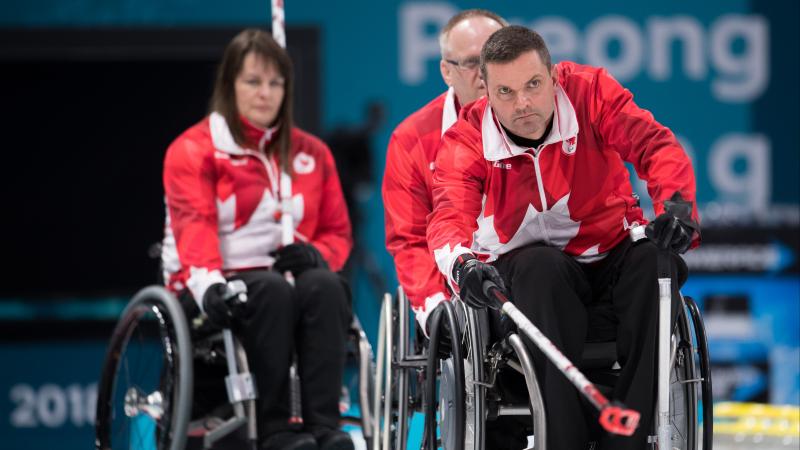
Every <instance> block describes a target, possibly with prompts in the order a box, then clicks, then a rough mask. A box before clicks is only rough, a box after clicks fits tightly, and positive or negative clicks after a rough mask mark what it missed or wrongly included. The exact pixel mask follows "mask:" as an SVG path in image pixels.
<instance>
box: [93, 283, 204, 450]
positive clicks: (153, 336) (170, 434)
mask: <svg viewBox="0 0 800 450" xmlns="http://www.w3.org/2000/svg"><path fill="white" fill-rule="evenodd" d="M191 354H192V350H191V341H190V337H189V329H188V326H187V324H186V318H185V316H184V313H183V311H182V309H181V307H180V305H179V303H178V301H177V300H176V299H175V297H174V296H173V295H172V294H170V293H169V292H167V291H166V290H165V289H164V288H162V287H159V286H151V287H147V288H145V289H142V290H141V291H139V292H138V293H137V294H136V295H135V296H134V297H133V299H132V300H131V302H130V303H129V304H128V306H127V307H126V308H125V310H124V311H123V313H122V316H121V318H120V320H119V322H118V323H117V325H116V327H115V328H114V332H113V334H112V336H111V342H110V344H109V347H108V351H107V353H106V358H105V361H104V363H103V371H102V374H101V377H100V383H99V385H98V393H97V412H96V421H95V437H96V440H95V448H96V449H98V450H107V449H114V450H116V449H134V448H136V449H159V450H179V449H183V448H184V447H185V444H186V430H187V426H188V423H189V416H190V413H191V403H192V399H191V393H192V380H193V378H192V358H191Z"/></svg>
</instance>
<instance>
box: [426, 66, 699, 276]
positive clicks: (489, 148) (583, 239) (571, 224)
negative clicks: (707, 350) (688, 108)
mask: <svg viewBox="0 0 800 450" xmlns="http://www.w3.org/2000/svg"><path fill="white" fill-rule="evenodd" d="M556 67H557V69H556V70H557V73H558V83H557V86H556V89H555V112H554V116H553V126H552V130H551V131H550V134H549V135H548V136H547V137H546V139H545V141H544V143H542V145H540V146H539V147H538V148H523V147H519V146H517V145H515V144H514V143H513V142H512V141H511V140H510V139H508V137H507V136H506V134H505V132H504V130H503V129H502V127H500V126H499V123H498V121H497V118H496V117H495V115H494V113H493V112H492V108H491V107H490V106H489V104H488V102H487V100H486V99H485V98H484V99H481V100H478V101H476V102H475V103H472V104H471V105H468V106H465V107H464V110H463V111H461V115H460V116H459V117H460V118H459V121H458V122H457V123H456V124H455V125H454V126H453V127H451V128H450V129H449V130H448V132H447V133H446V134H445V135H444V137H443V138H442V144H441V148H440V149H439V153H438V155H437V158H436V172H435V173H434V181H433V212H432V213H431V215H430V217H429V224H428V233H427V236H428V245H429V246H430V250H431V252H432V253H433V254H434V257H435V259H436V263H437V265H438V267H439V270H440V271H441V272H442V273H443V274H444V275H445V276H446V277H448V280H450V281H451V282H452V268H453V263H454V262H455V260H456V258H457V257H458V256H459V255H461V254H464V253H473V254H475V255H476V256H478V257H479V258H480V259H482V260H484V261H487V262H491V261H494V260H496V259H497V258H498V257H499V256H500V255H503V254H505V253H508V252H509V251H511V250H513V249H515V248H519V247H522V246H525V245H528V244H531V243H534V242H541V243H544V244H546V245H550V246H553V247H557V248H559V249H561V250H563V251H564V252H565V253H567V254H569V255H572V256H574V257H575V258H576V259H577V260H578V261H580V262H592V261H597V260H599V259H601V258H603V257H604V256H605V255H606V254H607V252H608V251H609V250H610V249H611V248H613V247H614V246H615V245H617V244H618V243H619V242H620V241H622V240H623V239H625V238H626V237H627V236H628V235H629V231H628V230H629V229H630V228H631V227H633V226H635V225H639V224H644V223H645V219H644V217H643V214H642V210H641V208H639V206H638V202H637V200H636V198H635V197H634V196H633V194H632V187H631V183H630V180H629V173H628V170H627V169H626V168H625V165H624V162H626V161H627V162H630V163H632V164H633V166H634V168H635V169H636V172H637V173H638V175H639V177H640V178H642V179H644V180H645V181H646V182H647V189H648V191H649V193H650V196H651V198H652V199H653V204H654V208H655V212H656V214H660V213H662V212H663V209H664V206H663V202H664V201H665V200H668V199H669V198H670V197H671V196H672V195H673V194H674V193H675V192H680V193H681V195H682V196H683V198H684V199H686V200H688V201H691V202H692V203H695V179H694V172H693V170H692V165H691V161H690V160H689V158H688V156H687V155H686V153H685V152H684V150H683V148H681V146H680V145H679V144H678V141H677V140H676V139H675V136H674V135H673V134H672V132H671V131H670V130H669V129H668V128H666V127H664V126H663V125H661V124H659V123H658V122H656V121H655V119H654V118H653V115H652V114H651V113H650V112H648V111H646V110H644V109H641V108H639V107H638V106H637V105H636V104H635V103H634V102H633V96H632V94H631V93H630V91H628V90H626V89H624V88H623V87H622V86H621V85H620V84H619V83H618V82H617V81H616V80H614V79H613V78H612V77H611V76H610V75H609V74H608V73H607V72H606V71H605V70H604V69H600V68H595V67H590V66H584V65H579V64H575V63H572V62H562V63H559V64H558V65H557V66H556ZM693 216H694V218H695V219H696V220H697V219H698V218H697V208H696V205H695V208H694V211H693ZM697 244H698V242H697V241H696V242H694V243H693V245H694V246H696V245H697Z"/></svg>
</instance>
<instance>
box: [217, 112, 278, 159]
mask: <svg viewBox="0 0 800 450" xmlns="http://www.w3.org/2000/svg"><path fill="white" fill-rule="evenodd" d="M241 120H242V131H243V132H244V136H245V139H246V140H247V149H244V148H242V147H240V146H239V144H237V143H236V141H235V140H234V139H233V135H232V134H231V129H230V128H229V127H228V123H227V122H226V121H225V118H224V117H222V114H220V113H218V112H216V111H215V112H212V113H211V115H210V116H209V118H208V127H209V129H210V130H211V142H213V144H214V147H215V148H216V149H217V150H220V151H223V152H225V153H231V154H236V155H243V154H245V153H247V150H251V151H252V150H255V149H258V150H259V151H263V150H264V149H265V148H266V147H267V145H269V143H270V142H271V141H272V138H273V137H274V136H275V133H276V132H277V131H278V128H279V127H280V125H276V126H274V127H272V128H266V129H264V128H259V127H257V126H255V125H253V124H252V123H250V121H248V120H247V119H245V118H244V117H242V118H241ZM251 147H252V148H251Z"/></svg>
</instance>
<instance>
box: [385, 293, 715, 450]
mask: <svg viewBox="0 0 800 450" xmlns="http://www.w3.org/2000/svg"><path fill="white" fill-rule="evenodd" d="M681 298H682V308H681V311H680V313H679V314H678V320H677V321H676V323H675V325H674V327H673V328H672V333H670V336H671V338H669V340H668V343H669V350H668V353H667V355H668V356H667V358H669V359H667V360H665V358H662V361H665V362H668V364H666V365H664V364H662V367H665V368H667V370H668V374H669V375H670V379H669V383H668V386H667V388H668V389H667V392H668V398H669V401H668V404H669V405H670V407H672V408H673V409H674V410H672V411H671V412H668V416H667V422H666V423H665V422H663V421H662V422H661V423H662V424H663V426H662V427H660V428H661V429H662V430H663V428H664V426H667V425H669V426H670V427H671V428H670V434H672V433H673V432H674V433H675V435H674V438H670V439H669V440H670V447H668V448H670V449H671V448H673V447H672V445H673V444H674V443H675V442H674V441H676V440H681V442H679V443H678V445H679V448H681V449H683V450H697V449H698V448H699V447H698V445H699V443H700V439H698V428H699V424H698V422H697V419H698V417H699V415H698V404H697V400H698V392H697V388H698V387H699V388H700V391H701V394H702V396H701V397H700V399H701V400H702V404H703V436H702V448H703V449H704V450H711V448H712V437H713V436H712V435H713V432H712V429H713V405H712V403H711V378H710V371H709V357H708V347H707V343H706V337H705V331H704V328H703V323H702V319H701V317H700V313H699V309H698V308H697V305H696V304H695V302H694V301H693V300H692V299H691V298H689V297H683V296H682V297H681ZM445 305H446V306H445V308H446V309H445V310H446V311H450V312H447V313H445V314H443V315H442V319H441V320H449V318H448V316H450V315H451V314H453V311H454V309H455V308H457V307H460V306H463V304H462V303H461V302H460V301H458V302H447V303H445ZM456 305H458V306H456ZM408 310H409V306H408V301H407V299H406V298H405V295H404V293H403V291H402V288H399V289H398V295H397V297H396V298H392V297H391V296H390V295H389V294H386V295H385V296H384V301H383V305H382V308H381V323H380V328H379V343H378V345H379V354H378V358H379V359H378V362H377V365H378V368H379V372H377V374H376V376H377V377H378V378H377V379H378V380H379V381H378V385H377V386H378V387H377V389H376V392H375V394H376V397H375V405H376V408H377V407H378V406H380V405H381V402H382V406H383V408H384V416H383V427H380V426H379V424H378V423H377V422H376V423H375V430H374V432H373V435H374V436H376V437H378V436H380V437H381V439H380V442H379V441H378V439H376V440H375V441H374V442H373V446H372V447H371V448H372V449H373V450H377V449H381V450H390V449H405V448H407V439H408V419H409V412H410V411H414V410H416V411H418V412H423V411H424V412H425V413H426V423H430V422H431V421H432V413H431V411H433V409H432V408H431V406H430V404H429V402H430V401H431V400H430V399H432V393H429V392H428V391H429V390H430V388H423V391H425V392H423V393H422V394H420V393H414V392H410V387H411V386H410V385H409V382H408V380H409V377H410V374H412V373H415V374H416V375H417V377H418V378H423V379H424V378H425V377H426V376H427V373H428V372H429V371H430V369H429V367H430V366H429V365H428V360H429V358H428V356H430V354H431V353H434V352H435V350H436V349H435V348H432V349H429V352H430V353H429V354H428V355H426V354H425V352H424V351H418V352H416V353H410V352H409V351H408V348H409V346H410V345H411V341H410V330H409V313H408ZM465 310H466V327H465V336H464V337H465V338H466V348H467V352H466V353H467V354H466V355H465V359H464V360H463V362H465V363H466V364H465V366H466V367H465V368H466V371H465V372H464V373H465V374H466V379H465V380H464V381H465V383H464V384H465V389H464V390H460V388H459V387H458V386H456V383H452V384H453V386H450V384H451V383H448V381H447V380H448V376H449V375H453V374H454V372H455V370H453V369H451V368H449V367H452V365H449V364H451V363H450V362H451V361H452V358H451V359H447V360H445V362H444V363H442V365H441V366H440V367H439V368H438V371H440V372H443V376H442V381H441V382H440V384H441V386H440V390H443V391H448V390H452V391H453V392H455V394H453V395H455V396H458V395H459V394H458V392H461V394H460V395H462V396H465V397H466V398H465V404H466V405H467V406H466V411H465V425H466V429H467V430H468V431H467V433H466V435H465V436H464V437H463V438H461V437H460V435H458V434H457V437H455V438H450V437H448V436H446V435H445V431H444V430H451V429H452V427H450V426H448V424H442V425H440V427H441V429H442V444H443V445H442V447H443V448H445V449H446V450H451V449H455V450H461V449H469V450H483V449H484V443H485V421H486V420H488V419H489V417H490V416H501V415H523V416H532V417H531V424H532V428H533V430H534V446H533V448H534V449H536V450H540V449H545V448H546V442H547V438H546V430H547V427H546V418H545V415H544V404H543V401H542V396H541V392H540V389H539V385H538V382H537V380H536V374H535V372H534V370H533V363H532V358H531V356H530V354H529V353H528V351H527V348H526V347H525V345H524V343H523V341H522V339H521V338H520V336H518V335H517V334H515V333H514V334H511V335H510V336H508V337H507V338H506V340H505V341H502V342H506V343H507V344H508V346H510V347H511V349H512V351H513V353H514V354H515V355H516V357H517V359H516V360H514V359H512V358H509V352H508V351H507V350H508V349H506V351H505V352H504V351H503V349H502V345H500V343H498V344H495V345H494V346H492V347H491V348H488V343H487V336H488V323H487V321H486V316H485V315H484V316H483V317H481V314H479V311H477V310H475V309H472V308H468V307H467V308H465ZM395 325H397V330H395V329H394V328H395ZM433 328H435V325H434V326H433ZM452 329H453V328H451V330H452ZM692 331H694V334H692ZM431 334H432V335H433V334H434V331H433V330H431ZM431 337H432V338H433V336H431ZM451 339H453V342H456V341H460V340H461V336H451ZM695 342H696V345H695ZM587 345H588V346H591V345H592V344H587ZM435 346H436V343H431V347H435ZM418 350H419V349H418ZM695 355H698V356H699V361H695ZM384 359H385V360H386V361H384ZM384 363H385V364H384ZM455 364H456V365H457V363H455ZM504 365H505V366H507V367H510V368H512V369H514V370H515V371H517V372H519V373H521V374H522V375H523V376H524V377H525V382H526V387H527V390H528V397H529V404H528V405H511V404H502V403H501V404H499V405H497V407H496V408H494V410H493V411H489V410H488V409H489V408H488V407H487V404H486V393H487V391H488V389H489V388H490V387H491V385H492V384H493V379H492V378H493V376H494V375H496V373H497V370H498V368H500V367H502V366H504ZM384 366H385V367H384ZM697 366H699V367H697ZM381 370H384V371H385V375H384V377H385V379H386V387H384V386H383V385H382V384H381V382H380V380H381V376H382V373H381ZM698 370H699V372H698ZM448 371H450V372H451V373H450V374H447V372H448ZM451 378H452V377H451ZM426 381H429V380H426ZM418 384H419V383H418ZM432 384H433V383H430V382H429V383H428V386H430V385H432ZM442 395H443V396H445V395H446V394H442ZM422 398H427V399H429V400H427V401H426V400H421V399H422ZM681 398H683V403H681V404H679V403H678V402H679V401H680V399H681ZM445 400H446V401H445ZM445 400H443V401H442V403H451V402H452V399H451V398H449V397H448V398H446V399H445ZM433 401H435V400H433ZM456 403H458V401H456ZM681 405H684V407H683V408H680V407H681ZM661 409H663V408H661ZM679 409H680V410H679ZM668 411H670V410H668ZM658 412H659V409H658V406H657V408H656V410H655V411H653V413H654V414H655V417H656V419H658ZM676 415H677V416H678V419H679V421H681V422H682V423H683V422H685V424H684V425H683V426H684V428H683V429H682V428H681V424H678V423H676V420H675V416H676ZM654 426H656V427H657V428H656V429H655V430H653V431H658V430H659V428H658V422H656V423H655V425H654ZM662 433H663V432H662ZM431 435H432V430H430V429H427V428H426V431H425V437H424V441H423V448H425V445H426V444H427V445H428V447H431V443H430V439H431V438H430V436H431ZM662 435H663V434H662ZM649 440H650V443H651V444H652V445H653V447H656V446H657V442H658V438H657V434H655V433H652V434H651V435H650V438H649ZM435 445H436V443H435V442H434V443H433V446H434V448H435Z"/></svg>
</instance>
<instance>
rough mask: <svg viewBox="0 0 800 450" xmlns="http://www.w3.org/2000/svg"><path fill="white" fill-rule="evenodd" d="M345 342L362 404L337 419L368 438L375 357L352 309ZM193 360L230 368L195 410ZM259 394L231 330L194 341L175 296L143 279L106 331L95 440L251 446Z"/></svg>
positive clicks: (163, 448) (119, 444) (114, 444)
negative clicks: (207, 404)
mask: <svg viewBox="0 0 800 450" xmlns="http://www.w3.org/2000/svg"><path fill="white" fill-rule="evenodd" d="M229 285H230V283H229ZM196 320H197V319H196ZM197 325H199V324H198V323H193V324H192V326H193V327H196V326H197ZM347 346H348V351H347V353H348V360H349V361H348V364H350V363H354V364H355V365H356V366H357V370H356V376H357V380H356V384H357V385H358V386H357V392H358V395H357V397H358V399H359V402H358V403H359V407H357V408H350V410H354V411H355V412H356V413H357V414H356V415H347V414H343V415H342V424H343V425H356V426H360V427H361V429H362V432H363V435H364V437H365V439H366V440H367V441H369V440H370V439H371V430H372V429H373V426H372V422H373V419H372V417H373V414H372V410H371V405H370V399H371V398H372V397H373V394H372V390H373V386H374V383H373V374H374V362H373V354H372V347H371V345H370V344H369V342H368V341H367V338H366V335H365V333H364V331H363V329H362V328H361V324H360V323H359V321H358V318H357V317H355V316H353V320H352V322H351V325H350V328H349V330H348V343H347ZM197 363H201V364H202V365H203V367H208V366H209V365H211V366H213V365H216V366H217V367H218V368H221V370H219V371H215V372H220V373H222V374H226V375H227V376H225V386H226V390H227V392H226V393H227V399H223V401H222V404H221V405H217V406H216V407H214V408H213V411H201V412H200V413H198V411H197V408H195V409H194V410H193V394H194V392H195V391H194V388H195V386H196V384H197V379H196V377H195V373H194V366H195V365H196V364H197ZM295 370H296V369H295V368H294V366H293V368H292V370H290V398H291V408H290V409H291V410H292V418H290V423H291V422H292V420H295V421H296V420H302V419H301V417H300V413H299V405H300V398H299V395H300V392H299V384H298V383H299V379H298V378H297V376H296V373H292V372H293V371H295ZM350 384H352V383H350ZM343 391H344V392H347V386H345V387H344V388H343ZM256 397H257V392H256V389H255V383H254V380H253V379H252V377H251V375H250V372H249V368H248V363H247V357H246V353H245V351H244V348H243V347H242V345H241V343H240V342H239V341H238V339H237V338H236V337H235V336H234V334H233V333H232V332H231V330H229V329H225V330H222V331H221V332H215V333H213V334H210V335H209V336H207V337H202V338H199V339H197V340H195V341H193V340H192V338H191V334H190V325H189V324H188V323H187V318H186V316H185V314H184V312H183V309H182V307H181V305H180V303H179V301H178V300H177V298H176V297H175V296H174V295H173V294H172V293H170V292H169V291H167V290H166V289H165V288H164V287H162V286H150V287H146V288H144V289H142V290H141V291H139V292H138V293H137V294H136V295H135V296H134V297H133V298H132V300H131V301H130V302H129V303H128V305H127V306H126V308H125V309H124V311H123V312H122V315H121V317H120V319H119V321H118V322H117V324H116V326H115V328H114V331H113V334H112V336H111V340H110V343H109V346H108V350H107V353H106V357H105V360H104V363H103V367H102V374H101V378H100V382H99V384H98V394H97V410H96V421H95V448H97V449H98V450H100V449H102V450H106V449H140V450H145V449H147V450H149V449H153V450H155V449H159V450H183V449H185V448H190V447H191V443H192V441H198V440H199V441H201V442H200V446H202V448H206V449H208V448H218V447H216V445H225V444H226V443H229V442H233V443H235V444H236V448H248V446H249V448H256V447H257V445H258V436H257V426H256V425H257V421H256V406H255V401H256ZM225 400H227V401H225ZM195 403H196V402H195ZM195 406H196V405H195ZM242 441H245V445H244V446H243V445H242ZM187 446H188V447H187Z"/></svg>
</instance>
